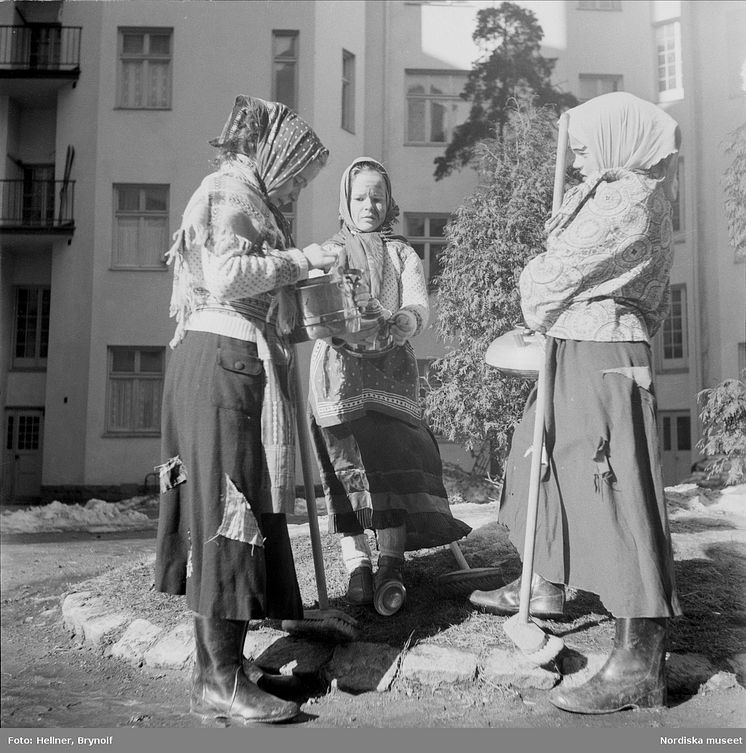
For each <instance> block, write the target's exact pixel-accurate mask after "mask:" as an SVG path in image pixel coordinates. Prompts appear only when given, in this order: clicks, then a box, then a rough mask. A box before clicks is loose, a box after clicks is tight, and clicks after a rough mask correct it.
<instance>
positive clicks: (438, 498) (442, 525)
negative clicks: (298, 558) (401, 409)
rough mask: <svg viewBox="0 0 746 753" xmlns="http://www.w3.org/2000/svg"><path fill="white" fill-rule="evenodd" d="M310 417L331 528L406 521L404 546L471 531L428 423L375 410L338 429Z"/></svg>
mask: <svg viewBox="0 0 746 753" xmlns="http://www.w3.org/2000/svg"><path fill="white" fill-rule="evenodd" d="M310 420H311V434H312V437H313V444H314V448H315V451H316V458H317V461H318V464H319V470H320V474H321V483H322V487H323V489H324V496H325V499H326V504H327V511H328V515H329V519H328V525H329V532H330V533H346V534H358V533H362V532H363V530H365V529H366V528H368V529H373V530H379V529H381V528H395V527H398V526H401V525H404V526H406V533H407V538H406V543H405V550H406V551H412V550H416V549H426V548H430V547H435V546H441V545H445V544H450V543H451V542H452V541H456V540H458V539H461V538H463V537H464V536H466V535H467V534H469V533H470V531H471V528H470V526H468V525H467V524H466V523H464V522H462V521H460V520H458V519H456V518H454V517H453V515H452V513H451V508H450V506H449V503H448V495H447V493H446V490H445V487H444V486H443V464H442V462H441V458H440V451H439V449H438V443H437V442H436V440H435V437H434V436H433V434H432V432H431V431H430V429H429V428H428V427H427V426H426V425H425V424H424V423H423V422H419V423H417V424H414V423H410V422H407V421H403V420H401V419H398V418H394V417H393V416H389V415H386V414H384V413H379V412H377V411H369V412H368V414H367V415H365V416H363V417H361V418H357V419H355V420H353V421H345V422H344V423H341V424H338V425H336V426H328V427H322V426H319V425H318V424H317V423H316V421H315V419H314V418H313V417H312V416H311V418H310Z"/></svg>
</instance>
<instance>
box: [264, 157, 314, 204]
mask: <svg viewBox="0 0 746 753" xmlns="http://www.w3.org/2000/svg"><path fill="white" fill-rule="evenodd" d="M320 171H321V165H320V164H319V162H318V161H316V162H311V163H310V164H308V165H306V166H305V167H304V168H303V169H302V170H301V171H300V172H299V173H298V174H297V175H295V176H294V177H293V178H291V179H290V180H286V181H285V182H284V183H281V184H280V185H279V186H277V187H275V188H273V189H272V190H271V191H270V192H269V198H270V199H272V201H274V202H275V203H276V204H288V203H290V202H292V201H296V200H297V199H298V195H299V194H300V192H301V189H303V188H305V187H306V186H307V185H308V184H309V183H310V182H311V181H312V180H313V179H314V178H315V177H316V176H317V175H318V174H319V172H320Z"/></svg>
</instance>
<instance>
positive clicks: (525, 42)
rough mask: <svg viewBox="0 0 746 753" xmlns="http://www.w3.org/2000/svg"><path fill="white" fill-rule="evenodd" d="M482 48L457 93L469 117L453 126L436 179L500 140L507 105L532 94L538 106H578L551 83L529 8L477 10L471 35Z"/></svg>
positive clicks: (539, 30)
mask: <svg viewBox="0 0 746 753" xmlns="http://www.w3.org/2000/svg"><path fill="white" fill-rule="evenodd" d="M472 37H473V39H474V41H475V42H476V43H477V44H478V45H479V46H480V47H481V48H482V49H483V50H484V56H483V59H482V60H479V61H477V62H476V63H475V64H474V67H473V69H472V70H471V71H470V72H469V77H468V79H467V82H466V86H465V87H464V91H463V92H462V94H461V97H462V98H463V99H465V100H469V101H471V102H472V107H471V111H470V113H469V118H468V119H467V120H466V121H465V122H464V123H462V124H461V125H460V126H458V127H457V128H456V129H455V130H454V133H453V138H452V140H451V143H450V144H448V146H447V148H446V152H445V155H444V156H442V157H438V158H436V160H435V164H436V169H435V178H436V180H439V179H440V178H444V177H445V176H447V175H449V174H450V173H451V172H452V170H453V169H454V168H457V167H463V166H464V165H466V164H468V163H470V162H472V160H473V159H474V158H475V150H476V148H477V145H478V144H479V142H481V141H482V140H483V139H487V138H490V137H494V136H495V131H497V139H498V140H499V141H502V139H503V137H504V134H505V127H506V125H507V124H508V121H509V118H510V106H509V103H510V102H511V101H512V100H514V99H515V98H526V97H532V98H533V99H534V101H535V103H536V104H537V105H543V104H553V105H556V106H557V107H558V108H560V109H561V108H564V107H570V106H572V105H574V104H577V100H576V99H575V97H574V96H573V95H572V94H566V93H563V92H560V91H558V90H557V89H556V88H555V87H554V86H553V85H552V82H551V76H552V71H553V69H554V63H555V61H554V60H552V59H549V58H545V57H543V56H542V54H541V40H542V38H543V37H544V31H543V30H542V28H541V26H540V25H539V22H538V21H537V20H536V15H535V14H534V12H533V11H530V10H527V9H526V8H522V7H521V6H520V5H516V4H515V3H509V2H504V3H501V4H500V6H499V7H496V8H494V7H493V8H483V9H482V10H479V11H478V12H477V27H476V29H475V31H474V34H473V35H472Z"/></svg>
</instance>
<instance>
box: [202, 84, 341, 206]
mask: <svg viewBox="0 0 746 753" xmlns="http://www.w3.org/2000/svg"><path fill="white" fill-rule="evenodd" d="M210 144H211V145H212V146H215V147H218V148H220V149H225V150H226V151H229V152H235V153H237V154H243V155H245V156H247V157H249V158H250V159H251V160H253V161H254V162H255V164H256V170H257V174H258V177H259V179H260V180H261V182H262V183H263V186H262V187H263V188H264V189H265V190H266V192H268V193H269V192H271V191H273V190H274V189H276V188H277V187H278V186H281V185H282V184H283V183H285V182H286V181H287V180H289V179H290V178H292V177H294V176H295V175H297V174H298V173H299V172H301V171H302V170H304V169H305V168H306V167H307V166H308V165H310V164H311V163H312V162H319V163H320V164H321V165H323V164H324V163H325V162H326V160H327V157H328V156H329V150H328V149H327V148H326V147H325V146H324V145H323V144H322V143H321V140H320V139H319V137H318V136H317V135H316V134H315V133H314V131H313V129H312V128H311V126H309V125H308V123H306V122H305V121H304V120H303V118H301V117H300V116H299V115H297V114H296V113H295V112H293V111H292V110H291V109H290V108H289V107H287V106H286V105H283V104H282V103H280V102H267V101H265V100H263V99H258V98H257V97H247V96H246V95H243V94H240V95H239V96H238V97H236V101H235V103H234V105H233V110H232V112H231V114H230V115H229V116H228V120H227V121H226V123H225V126H223V131H222V133H221V134H220V136H219V137H218V138H216V139H212V141H210Z"/></svg>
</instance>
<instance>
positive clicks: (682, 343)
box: [661, 285, 689, 370]
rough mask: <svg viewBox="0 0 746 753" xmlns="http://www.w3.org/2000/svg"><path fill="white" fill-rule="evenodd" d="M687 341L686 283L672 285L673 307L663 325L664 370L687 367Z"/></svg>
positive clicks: (662, 352) (662, 351) (662, 349)
mask: <svg viewBox="0 0 746 753" xmlns="http://www.w3.org/2000/svg"><path fill="white" fill-rule="evenodd" d="M687 341H688V332H687V316H686V285H672V286H671V309H670V311H669V313H668V316H667V317H666V319H665V321H664V322H663V326H662V327H661V357H662V364H661V367H662V369H663V370H674V369H675V370H678V369H686V368H687V366H688V364H687V358H688V355H689V354H688V348H687Z"/></svg>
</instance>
